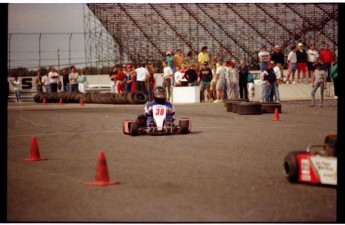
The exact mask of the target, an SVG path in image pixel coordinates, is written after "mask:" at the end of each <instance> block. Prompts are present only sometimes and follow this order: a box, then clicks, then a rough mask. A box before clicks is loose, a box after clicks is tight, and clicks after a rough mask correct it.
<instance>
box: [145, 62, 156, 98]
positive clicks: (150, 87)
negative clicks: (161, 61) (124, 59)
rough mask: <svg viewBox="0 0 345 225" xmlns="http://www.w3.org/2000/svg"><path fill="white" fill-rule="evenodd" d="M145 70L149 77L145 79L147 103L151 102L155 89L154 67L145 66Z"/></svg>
mask: <svg viewBox="0 0 345 225" xmlns="http://www.w3.org/2000/svg"><path fill="white" fill-rule="evenodd" d="M147 70H148V71H149V75H150V76H148V77H147V93H148V96H149V101H153V89H154V87H155V71H156V70H155V66H154V64H153V63H150V64H149V65H148V66H147Z"/></svg>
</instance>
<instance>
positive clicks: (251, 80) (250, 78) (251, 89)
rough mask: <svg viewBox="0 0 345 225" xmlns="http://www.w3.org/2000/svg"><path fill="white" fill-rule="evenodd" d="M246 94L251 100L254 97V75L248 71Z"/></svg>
mask: <svg viewBox="0 0 345 225" xmlns="http://www.w3.org/2000/svg"><path fill="white" fill-rule="evenodd" d="M248 95H249V100H250V101H253V100H254V97H255V85H254V75H253V74H252V73H250V72H249V73H248Z"/></svg>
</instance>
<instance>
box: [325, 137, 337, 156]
mask: <svg viewBox="0 0 345 225" xmlns="http://www.w3.org/2000/svg"><path fill="white" fill-rule="evenodd" d="M324 150H325V152H326V153H327V155H329V156H335V157H336V156H337V135H336V134H329V135H327V136H326V138H325V147H324Z"/></svg>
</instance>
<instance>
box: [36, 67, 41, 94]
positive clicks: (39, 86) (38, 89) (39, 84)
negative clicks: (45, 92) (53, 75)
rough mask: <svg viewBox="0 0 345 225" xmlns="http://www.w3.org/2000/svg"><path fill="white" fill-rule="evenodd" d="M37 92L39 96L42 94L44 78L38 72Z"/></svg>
mask: <svg viewBox="0 0 345 225" xmlns="http://www.w3.org/2000/svg"><path fill="white" fill-rule="evenodd" d="M35 84H36V91H37V93H38V94H40V93H42V77H41V72H40V71H38V72H37V74H36V78H35Z"/></svg>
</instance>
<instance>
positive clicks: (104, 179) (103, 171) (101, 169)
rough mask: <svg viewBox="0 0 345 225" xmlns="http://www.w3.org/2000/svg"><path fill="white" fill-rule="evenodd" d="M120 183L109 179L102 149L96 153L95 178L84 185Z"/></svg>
mask: <svg viewBox="0 0 345 225" xmlns="http://www.w3.org/2000/svg"><path fill="white" fill-rule="evenodd" d="M117 184H120V182H118V181H110V179H109V173H108V167H107V162H106V160H105V153H104V152H103V151H101V152H99V154H98V163H97V170H96V178H95V181H93V182H87V183H85V185H89V186H108V185H117Z"/></svg>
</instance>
